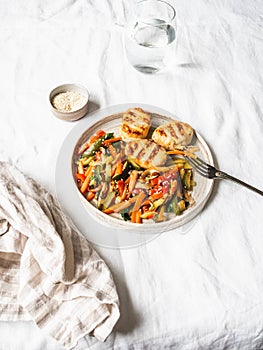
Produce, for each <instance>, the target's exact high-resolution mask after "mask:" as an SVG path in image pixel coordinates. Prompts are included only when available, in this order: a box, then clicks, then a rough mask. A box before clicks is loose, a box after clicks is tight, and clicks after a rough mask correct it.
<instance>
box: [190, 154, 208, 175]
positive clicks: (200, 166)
mask: <svg viewBox="0 0 263 350" xmlns="http://www.w3.org/2000/svg"><path fill="white" fill-rule="evenodd" d="M185 158H186V159H187V161H188V162H189V164H191V165H192V166H193V167H194V168H195V170H196V171H197V172H198V173H199V174H200V175H202V176H205V177H209V167H208V164H206V163H205V162H204V161H203V160H202V159H200V158H198V157H197V158H191V157H188V156H186V157H185Z"/></svg>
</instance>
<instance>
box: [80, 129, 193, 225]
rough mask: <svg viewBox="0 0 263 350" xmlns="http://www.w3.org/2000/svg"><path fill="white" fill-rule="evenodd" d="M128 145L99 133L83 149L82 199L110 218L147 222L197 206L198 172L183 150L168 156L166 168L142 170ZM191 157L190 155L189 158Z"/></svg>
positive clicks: (81, 148) (81, 164) (81, 172)
mask: <svg viewBox="0 0 263 350" xmlns="http://www.w3.org/2000/svg"><path fill="white" fill-rule="evenodd" d="M124 150H125V142H124V141H122V139H121V138H120V137H116V136H115V135H114V133H106V132H104V131H103V130H99V131H98V132H97V133H96V135H94V136H93V137H91V138H90V140H89V141H88V142H86V143H85V144H83V145H82V146H81V147H80V149H79V152H78V154H79V159H78V161H77V167H76V169H77V170H76V174H75V176H76V182H77V184H78V187H79V190H80V192H81V193H82V195H83V196H84V197H85V198H86V199H87V200H88V201H90V202H91V203H92V204H93V205H94V206H95V207H97V208H98V209H99V210H101V211H103V212H104V213H105V214H109V215H110V214H112V213H119V214H120V216H121V217H122V218H123V220H125V221H127V220H129V221H131V222H133V223H143V222H144V221H145V220H149V219H152V220H154V221H156V222H159V221H165V220H167V218H168V217H169V216H171V215H172V216H173V215H180V214H181V213H183V212H184V211H185V210H186V209H187V208H188V207H190V206H191V205H193V204H194V200H193V198H192V196H191V191H192V190H193V186H195V183H194V181H193V172H192V167H191V166H190V165H189V164H188V162H187V161H186V160H185V159H184V158H183V151H174V152H168V153H169V154H170V156H169V157H168V158H169V160H168V161H167V164H165V166H163V167H161V168H154V167H152V168H148V169H143V168H141V167H140V166H139V165H138V164H137V163H136V162H135V161H134V160H130V159H128V158H127V157H126V155H125V151H124ZM188 154H189V152H188V151H187V155H188Z"/></svg>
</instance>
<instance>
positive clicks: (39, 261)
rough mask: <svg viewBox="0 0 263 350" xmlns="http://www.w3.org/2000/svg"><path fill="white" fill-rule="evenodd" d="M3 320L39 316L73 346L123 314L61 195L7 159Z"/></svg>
mask: <svg viewBox="0 0 263 350" xmlns="http://www.w3.org/2000/svg"><path fill="white" fill-rule="evenodd" d="M0 274H1V278H0V294H1V299H0V320H4V321H10V320H14V321H15V320H34V321H35V323H36V324H37V325H38V326H39V327H40V328H41V329H42V330H43V331H44V332H46V333H47V334H49V335H51V336H52V337H54V338H55V339H57V340H58V341H59V342H61V343H62V344H63V345H64V346H65V347H66V348H67V349H71V348H72V347H74V346H75V345H76V343H77V341H78V339H80V338H81V337H83V336H85V335H87V334H89V335H93V336H95V337H96V338H97V339H98V340H100V341H105V340H106V338H107V336H108V335H109V334H110V333H111V331H112V329H113V327H114V325H115V323H116V322H117V320H118V318H119V315H120V314H119V300H118V294H117V291H116V287H115V284H114V281H113V278H112V275H111V272H110V270H109V268H108V267H107V266H106V264H105V262H104V261H103V260H102V259H101V258H100V257H99V255H98V254H97V253H96V251H95V250H94V249H93V248H92V247H91V246H90V245H89V243H88V241H87V240H86V239H85V238H84V237H83V236H82V235H81V234H80V233H79V232H78V231H77V230H76V229H75V228H74V225H73V224H72V223H71V222H70V219H69V218H68V217H66V215H65V214H64V213H63V211H62V210H61V208H60V207H59V204H58V202H57V201H56V199H55V198H54V197H53V196H52V195H51V194H49V193H48V192H47V191H46V190H45V189H44V188H43V187H41V186H40V185H39V184H37V183H36V182H35V181H34V180H33V179H31V178H28V177H27V176H25V175H23V174H22V173H21V172H20V171H19V170H18V169H17V168H15V167H14V166H12V165H10V164H9V163H7V162H0Z"/></svg>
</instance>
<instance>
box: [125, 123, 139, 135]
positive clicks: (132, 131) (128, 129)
mask: <svg viewBox="0 0 263 350" xmlns="http://www.w3.org/2000/svg"><path fill="white" fill-rule="evenodd" d="M122 130H123V131H125V132H126V133H127V134H129V135H133V134H135V135H139V136H140V135H141V132H140V131H139V130H135V129H131V127H130V126H129V125H127V124H123V125H122Z"/></svg>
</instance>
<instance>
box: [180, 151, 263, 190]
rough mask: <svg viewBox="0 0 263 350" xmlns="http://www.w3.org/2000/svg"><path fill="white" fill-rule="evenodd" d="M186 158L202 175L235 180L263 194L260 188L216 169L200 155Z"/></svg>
mask: <svg viewBox="0 0 263 350" xmlns="http://www.w3.org/2000/svg"><path fill="white" fill-rule="evenodd" d="M185 159H186V160H187V161H188V163H189V164H190V165H192V166H193V168H194V169H195V170H196V171H197V172H198V173H199V174H200V175H202V176H204V177H207V178H209V179H228V180H231V181H234V182H236V183H238V184H240V185H243V186H245V187H247V188H249V189H250V190H252V191H255V192H257V193H258V194H260V195H261V196H263V191H261V190H259V189H258V188H256V187H254V186H251V185H249V184H247V183H246V182H244V181H241V180H239V179H237V178H236V177H234V176H231V175H229V174H227V173H224V172H223V171H221V170H218V169H216V168H215V167H213V166H212V165H210V164H207V163H206V162H204V161H203V160H202V159H200V158H198V157H196V158H192V157H188V156H185Z"/></svg>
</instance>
